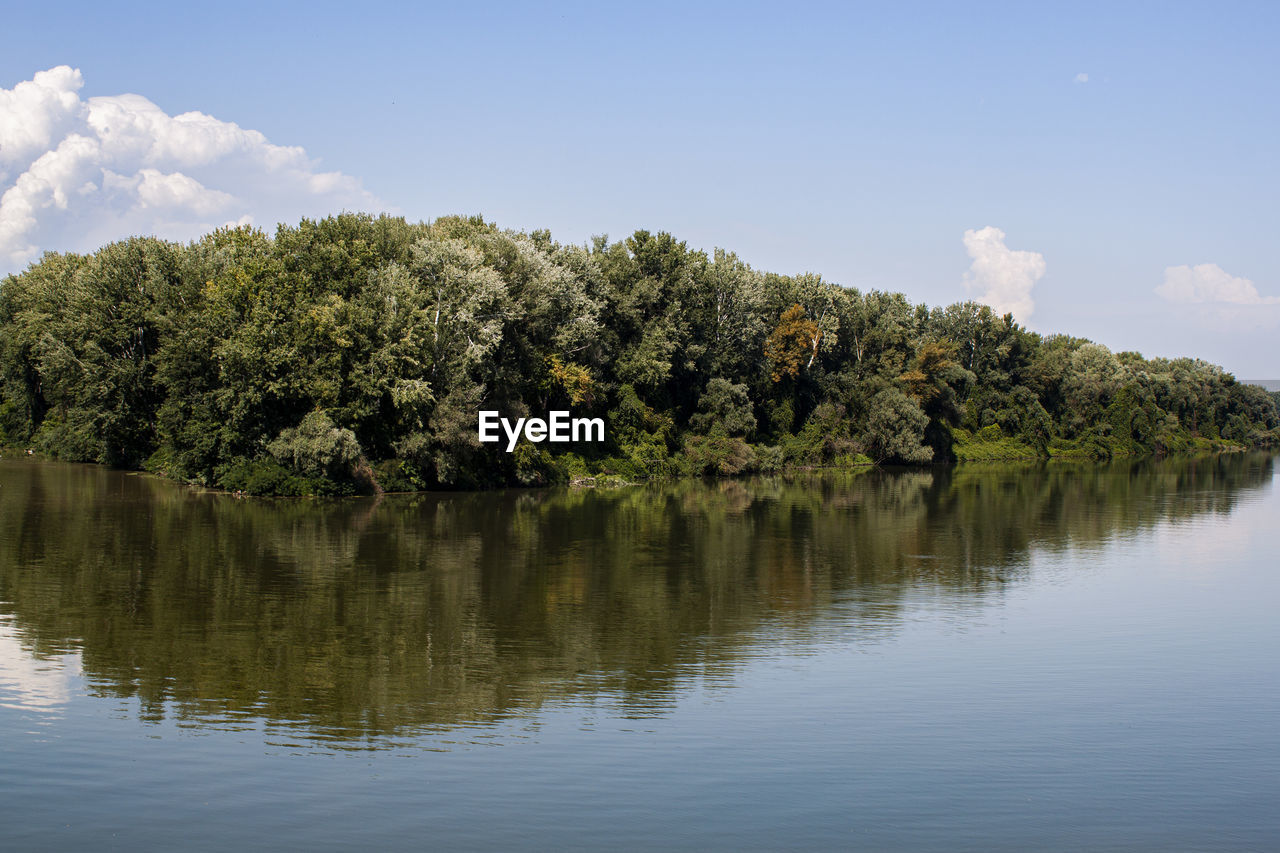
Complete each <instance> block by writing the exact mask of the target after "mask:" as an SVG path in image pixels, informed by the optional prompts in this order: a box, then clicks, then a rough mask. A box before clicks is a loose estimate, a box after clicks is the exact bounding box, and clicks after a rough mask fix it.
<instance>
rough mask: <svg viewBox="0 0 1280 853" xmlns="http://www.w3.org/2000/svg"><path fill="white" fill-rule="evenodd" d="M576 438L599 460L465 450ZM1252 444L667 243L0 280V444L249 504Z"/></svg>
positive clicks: (273, 258)
mask: <svg viewBox="0 0 1280 853" xmlns="http://www.w3.org/2000/svg"><path fill="white" fill-rule="evenodd" d="M481 408H485V409H498V410H500V411H502V412H503V413H504V414H505V415H508V416H511V417H513V418H514V417H521V416H528V415H540V414H543V413H545V412H546V411H548V410H551V409H569V410H571V411H573V413H574V414H575V416H577V415H583V416H601V417H604V418H605V422H606V424H607V430H606V439H607V440H606V442H605V443H603V444H585V443H584V444H579V445H553V444H529V443H522V444H520V445H519V446H518V447H517V448H516V451H515V452H514V453H507V452H505V451H504V449H503V448H501V447H498V446H495V445H492V444H484V445H482V444H480V443H479V441H478V438H477V413H478V411H479V410H480V409H481ZM1278 439H1280V418H1278V416H1277V404H1276V400H1275V399H1274V398H1273V396H1272V395H1269V394H1268V393H1267V392H1266V391H1264V390H1263V389H1261V388H1258V387H1255V386H1251V385H1244V384H1241V383H1238V382H1237V381H1236V380H1235V379H1234V378H1233V377H1232V376H1231V375H1230V374H1228V373H1225V372H1224V371H1223V370H1222V369H1221V368H1219V367H1216V366H1214V365H1211V364H1208V363H1205V362H1203V361H1199V360H1193V359H1172V360H1169V359H1161V358H1156V359H1145V358H1143V357H1142V356H1141V355H1139V354H1137V353H1131V352H1122V353H1112V352H1111V351H1109V350H1108V349H1107V348H1106V347H1103V346H1101V345H1098V344H1095V343H1091V342H1089V341H1087V340H1084V339H1080V338H1072V337H1066V336H1061V335H1053V336H1048V337H1043V336H1041V335H1039V334H1036V333H1034V332H1030V331H1028V330H1026V329H1024V328H1022V327H1021V326H1019V325H1018V324H1017V323H1016V322H1014V320H1013V318H1012V317H1011V316H1010V315H1005V316H1003V317H1001V316H997V315H996V314H994V313H993V312H992V311H991V309H990V308H988V307H986V306H983V305H978V304H976V303H973V302H965V303H960V304H957V305H951V306H948V307H946V308H933V309H930V308H929V307H927V306H924V305H912V304H911V303H910V302H908V301H907V299H906V297H904V296H903V295H901V294H896V293H882V292H879V291H869V292H865V293H863V292H860V291H858V290H856V289H853V288H846V287H841V286H839V285H836V284H833V283H830V282H827V281H824V280H823V279H822V277H821V276H819V275H814V274H808V273H806V274H803V275H796V276H784V275H777V274H773V273H763V272H759V271H756V270H754V269H752V268H751V267H749V266H748V265H747V264H745V263H743V262H742V261H741V260H739V259H738V258H737V257H736V256H735V255H733V254H731V253H727V252H723V251H721V250H716V252H715V253H714V254H713V255H712V256H708V255H707V254H706V253H705V252H701V251H693V250H690V249H689V248H688V247H687V246H686V245H685V244H684V243H682V242H680V241H678V240H676V239H675V238H674V237H672V236H671V235H669V234H665V233H657V234H651V233H649V232H647V231H638V232H636V233H635V234H634V235H632V236H631V237H629V238H627V239H626V240H624V241H621V242H614V243H610V242H608V241H607V240H606V239H605V238H596V239H595V240H593V241H592V242H591V244H590V245H585V246H566V245H562V244H559V243H557V242H555V241H553V240H552V239H551V235H550V234H549V233H548V232H546V231H534V232H532V233H528V234H525V233H518V232H513V231H503V230H500V229H499V228H497V227H496V226H495V225H493V224H490V223H487V222H485V221H484V220H483V219H481V218H479V217H471V218H464V217H445V218H442V219H439V220H436V221H435V222H433V223H430V224H425V223H420V224H411V223H408V222H406V221H405V220H404V219H402V218H396V217H387V216H382V217H376V218H375V217H371V216H367V215H361V214H343V215H341V216H336V217H330V218H327V219H324V220H320V221H311V220H303V221H302V222H301V223H300V224H299V225H298V226H297V227H291V226H281V227H280V228H279V229H278V230H277V232H276V235H275V237H274V238H272V237H269V236H267V235H266V234H264V233H263V232H262V231H260V230H256V229H252V228H247V227H243V228H233V229H221V230H218V231H215V232H213V233H212V234H209V235H207V236H205V237H203V238H202V239H200V240H198V241H196V242H194V243H191V244H189V245H186V246H182V245H178V244H174V243H169V242H164V241H161V240H157V239H154V238H134V239H130V240H126V241H122V242H118V243H113V244H111V245H108V246H105V247H104V248H102V249H100V250H98V251H97V252H95V253H93V254H89V255H75V254H57V253H49V254H46V255H45V256H44V258H43V259H42V260H41V261H40V262H39V263H37V264H35V265H34V266H32V267H31V268H30V269H28V270H27V271H25V272H23V273H21V274H20V275H16V276H9V277H8V278H6V279H5V280H4V281H3V283H0V442H3V443H6V444H9V445H17V446H25V447H31V448H34V449H35V450H37V451H38V452H40V453H43V454H46V455H49V456H53V457H57V458H62V459H68V460H80V461H94V462H100V463H105V464H109V465H115V466H122V467H128V468H146V469H148V470H151V471H155V472H157V473H162V474H165V475H168V476H171V477H174V478H177V479H181V480H185V481H189V482H193V483H199V484H204V485H209V486H216V487H220V488H225V489H232V490H243V491H248V492H252V493H260V494H349V493H354V492H359V491H369V490H376V489H386V490H412V489H428V488H442V487H444V488H477V487H489V486H499V485H505V484H530V485H531V484H544V483H552V482H563V481H565V480H569V479H575V478H585V477H602V478H616V479H623V480H640V479H645V478H650V477H655V476H672V475H681V474H721V475H730V474H736V473H742V472H749V471H767V470H776V469H779V468H782V467H788V466H817V465H850V464H857V463H869V462H874V463H889V462H892V463H926V462H931V461H933V462H945V461H953V460H957V459H959V460H966V459H985V458H1010V457H1050V456H1085V457H1093V458H1108V457H1112V456H1118V455H1128V454H1145V453H1164V452H1173V451H1180V450H1189V449H1210V448H1216V447H1226V446H1244V445H1266V444H1274V443H1277V440H1278Z"/></svg>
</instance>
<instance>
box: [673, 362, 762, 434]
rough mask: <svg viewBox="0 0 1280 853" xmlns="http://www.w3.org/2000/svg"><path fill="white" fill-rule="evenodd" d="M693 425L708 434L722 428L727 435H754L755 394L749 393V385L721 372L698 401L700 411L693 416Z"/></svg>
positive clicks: (691, 419) (691, 422)
mask: <svg viewBox="0 0 1280 853" xmlns="http://www.w3.org/2000/svg"><path fill="white" fill-rule="evenodd" d="M689 426H690V427H691V428H692V429H695V430H697V431H698V432H701V433H704V434H705V433H710V432H713V431H719V432H723V433H724V434H725V435H737V436H748V435H750V434H751V433H752V432H754V431H755V428H756V416H755V414H754V412H752V409H751V398H750V397H748V396H747V386H746V385H743V384H736V385H735V384H734V383H732V382H730V381H729V380H728V379H724V378H722V377H719V376H717V377H715V378H714V379H712V380H711V381H709V382H708V383H707V390H706V391H705V392H703V394H702V398H701V399H700V400H699V401H698V412H697V414H695V415H693V417H691V418H690V419H689Z"/></svg>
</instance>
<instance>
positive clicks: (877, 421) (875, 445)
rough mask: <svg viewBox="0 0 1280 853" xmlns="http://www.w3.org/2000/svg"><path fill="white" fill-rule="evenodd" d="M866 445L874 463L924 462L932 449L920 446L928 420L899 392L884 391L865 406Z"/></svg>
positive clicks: (911, 401) (928, 458)
mask: <svg viewBox="0 0 1280 853" xmlns="http://www.w3.org/2000/svg"><path fill="white" fill-rule="evenodd" d="M868 408H869V411H870V414H869V416H868V418H867V436H866V445H867V452H868V455H870V456H871V458H872V459H874V460H875V461H876V462H928V461H929V460H931V459H932V458H933V450H932V449H931V448H929V447H926V446H925V444H924V429H925V427H926V426H927V425H928V423H929V418H928V416H927V415H925V413H924V411H922V410H921V408H920V407H919V406H918V405H916V403H915V401H914V400H912V399H911V398H910V397H908V396H907V395H905V394H903V393H902V392H901V391H897V390H895V389H886V390H884V391H881V392H880V393H878V394H876V395H875V396H874V397H872V398H871V402H870V404H869V406H868Z"/></svg>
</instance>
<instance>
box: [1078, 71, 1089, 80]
mask: <svg viewBox="0 0 1280 853" xmlns="http://www.w3.org/2000/svg"><path fill="white" fill-rule="evenodd" d="M1076 82H1077V83H1088V82H1089V75H1088V74H1086V73H1085V72H1083V71H1081V72H1080V73H1079V74H1077V75H1076Z"/></svg>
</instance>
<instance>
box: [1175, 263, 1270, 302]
mask: <svg viewBox="0 0 1280 853" xmlns="http://www.w3.org/2000/svg"><path fill="white" fill-rule="evenodd" d="M1156 293H1158V294H1160V295H1161V296H1163V297H1164V298H1165V299H1168V300H1169V301H1170V302H1218V303H1225V304H1228V305H1280V297H1276V296H1263V295H1261V294H1260V293H1258V288H1256V287H1254V285H1253V282H1252V281H1250V280H1249V279H1247V278H1240V277H1238V276H1234V275H1231V274H1230V273H1228V272H1227V271H1226V270H1224V269H1223V268H1222V267H1220V266H1218V265H1217V264H1197V265H1196V266H1194V267H1192V266H1186V265H1183V266H1180V267H1167V268H1166V269H1165V271H1164V283H1163V284H1161V285H1160V286H1159V287H1157V288H1156Z"/></svg>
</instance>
